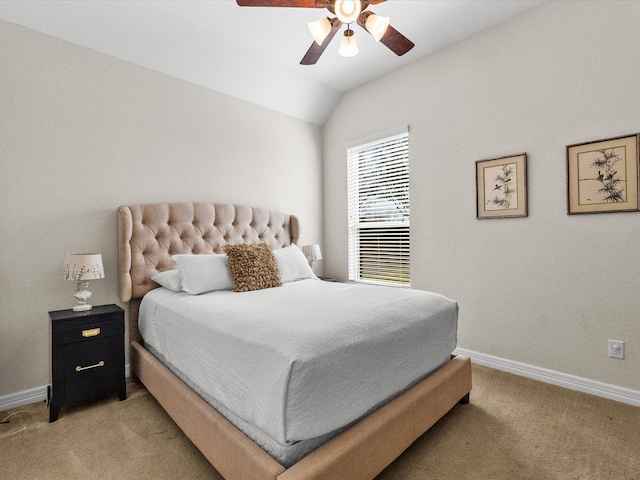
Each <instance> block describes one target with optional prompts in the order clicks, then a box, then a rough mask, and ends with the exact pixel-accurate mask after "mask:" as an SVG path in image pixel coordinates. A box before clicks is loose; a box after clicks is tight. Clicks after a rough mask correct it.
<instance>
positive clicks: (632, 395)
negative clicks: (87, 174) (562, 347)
mask: <svg viewBox="0 0 640 480" xmlns="http://www.w3.org/2000/svg"><path fill="white" fill-rule="evenodd" d="M454 353H459V354H460V355H466V356H467V357H470V358H471V360H472V361H473V362H474V363H477V364H478V365H483V366H485V367H489V368H495V369H496V370H502V371H504V372H509V373H513V374H515V375H520V376H522V377H526V378H531V379H534V380H539V381H541V382H545V383H550V384H552V385H558V386H560V387H564V388H568V389H570V390H577V391H579V392H583V393H589V394H591V395H596V396H598V397H603V398H608V399H610V400H615V401H617V402H622V403H628V404H629V405H635V406H636V407H640V392H639V391H637V390H631V389H630V388H624V387H618V386H615V385H609V384H607V383H602V382H597V381H595V380H589V379H588V378H582V377H577V376H575V375H569V374H567V373H562V372H556V371H555V370H549V369H547V368H542V367H536V366H534V365H528V364H526V363H520V362H515V361H513V360H508V359H506V358H500V357H494V356H493V355H487V354H485V353H479V352H474V351H472V350H466V349H464V348H457V349H456V350H455V352H454ZM125 376H126V377H127V378H129V376H131V367H130V366H129V364H127V365H125ZM47 387H48V385H42V386H40V387H36V388H32V389H29V390H24V391H22V392H17V393H11V394H9V395H4V396H2V397H0V412H4V411H6V410H11V409H12V408H17V407H22V406H23V405H28V404H30V403H36V402H43V401H45V400H46V399H47ZM0 420H1V419H0Z"/></svg>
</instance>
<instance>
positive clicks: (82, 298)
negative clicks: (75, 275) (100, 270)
mask: <svg viewBox="0 0 640 480" xmlns="http://www.w3.org/2000/svg"><path fill="white" fill-rule="evenodd" d="M73 296H74V297H76V298H77V299H78V303H77V305H76V306H75V307H73V311H74V312H84V311H86V310H91V308H92V306H91V305H89V304H88V303H87V300H89V298H91V292H90V291H89V280H78V290H77V291H76V293H74V294H73Z"/></svg>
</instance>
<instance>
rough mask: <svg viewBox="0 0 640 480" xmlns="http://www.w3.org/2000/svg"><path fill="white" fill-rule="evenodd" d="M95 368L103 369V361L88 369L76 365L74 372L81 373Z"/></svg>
mask: <svg viewBox="0 0 640 480" xmlns="http://www.w3.org/2000/svg"><path fill="white" fill-rule="evenodd" d="M96 367H104V360H100V361H99V362H98V363H96V364H95V365H89V366H88V367H81V366H80V365H78V366H77V367H76V372H81V371H82V370H89V369H90V368H96Z"/></svg>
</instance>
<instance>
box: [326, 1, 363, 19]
mask: <svg viewBox="0 0 640 480" xmlns="http://www.w3.org/2000/svg"><path fill="white" fill-rule="evenodd" d="M333 10H334V12H335V14H336V17H338V20H340V21H341V22H342V23H353V22H355V21H356V20H357V19H358V15H360V12H361V11H362V4H361V3H360V0H336V2H335V4H334V5H333Z"/></svg>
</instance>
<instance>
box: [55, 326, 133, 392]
mask: <svg viewBox="0 0 640 480" xmlns="http://www.w3.org/2000/svg"><path fill="white" fill-rule="evenodd" d="M123 350H124V346H123V345H122V337H119V336H111V337H104V338H102V339H99V340H93V341H92V342H90V343H85V342H79V343H74V344H71V345H67V347H66V348H65V352H64V356H65V359H64V385H65V394H64V398H65V400H66V401H67V402H74V401H76V400H81V399H84V398H88V397H90V396H95V395H100V394H103V393H109V392H113V391H116V390H118V389H119V388H120V384H121V382H122V378H123V372H124V364H123V362H122V359H123V358H124V355H123V354H124V352H123Z"/></svg>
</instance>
